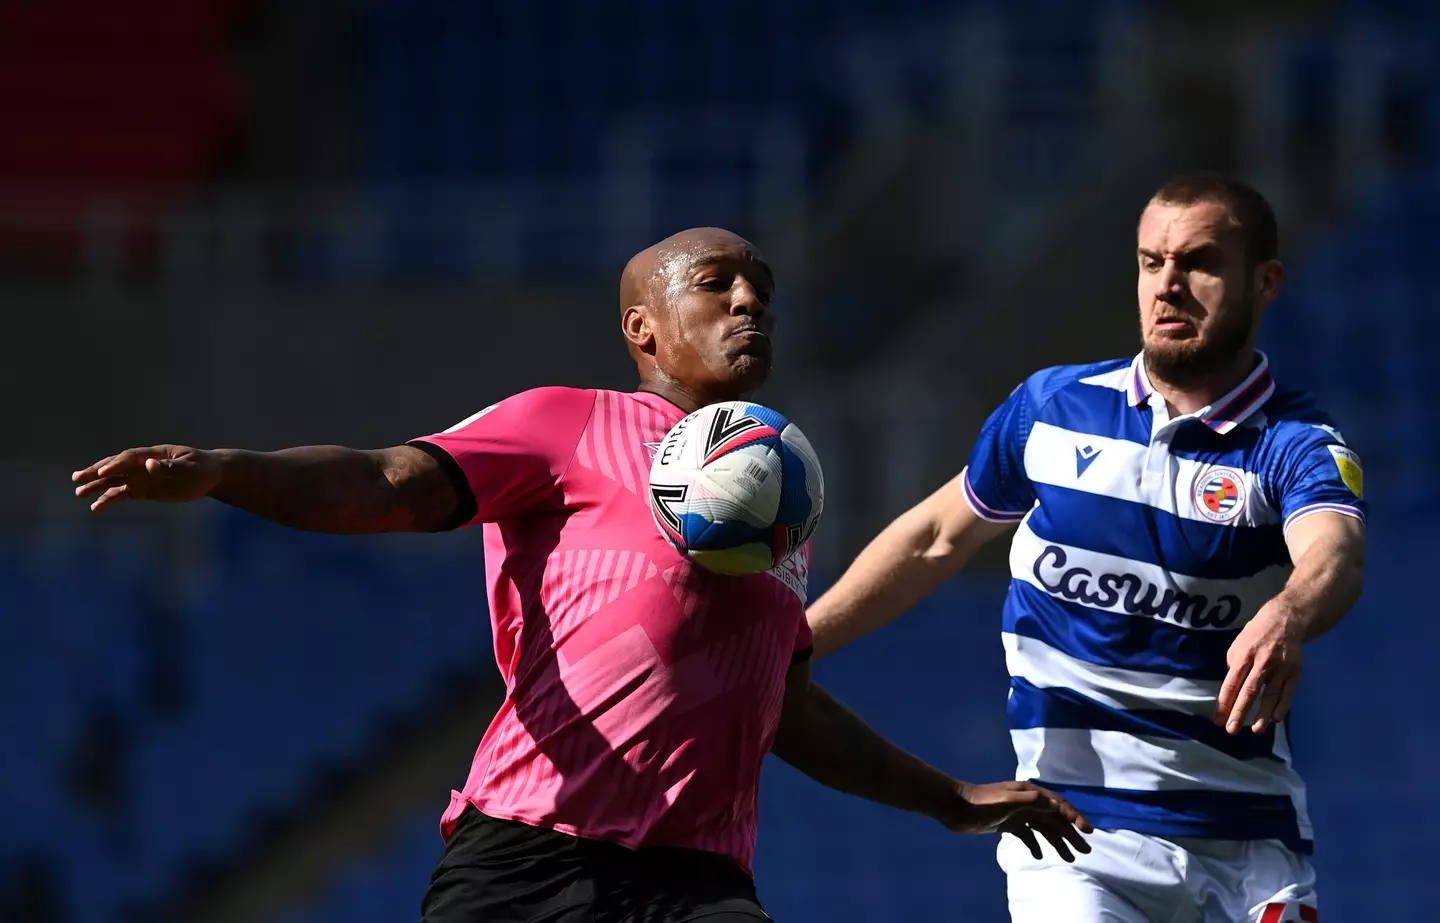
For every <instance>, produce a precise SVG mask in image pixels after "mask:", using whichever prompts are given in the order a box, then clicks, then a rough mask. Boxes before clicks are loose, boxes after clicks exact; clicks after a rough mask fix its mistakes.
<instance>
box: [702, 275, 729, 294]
mask: <svg viewBox="0 0 1440 923" xmlns="http://www.w3.org/2000/svg"><path fill="white" fill-rule="evenodd" d="M696 284H697V285H699V286H700V287H701V288H703V289H705V290H706V291H708V292H723V291H726V290H728V289H729V288H730V283H728V282H726V281H725V280H724V279H719V278H706V279H701V280H700V281H699V282H698V283H696Z"/></svg>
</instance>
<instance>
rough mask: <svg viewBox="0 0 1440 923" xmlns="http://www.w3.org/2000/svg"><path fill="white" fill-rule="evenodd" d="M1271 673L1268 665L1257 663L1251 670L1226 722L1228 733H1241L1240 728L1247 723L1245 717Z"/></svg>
mask: <svg viewBox="0 0 1440 923" xmlns="http://www.w3.org/2000/svg"><path fill="white" fill-rule="evenodd" d="M1269 672H1270V671H1269V669H1268V665H1266V664H1263V663H1256V664H1255V665H1254V666H1252V667H1251V668H1250V672H1249V675H1248V676H1246V678H1245V683H1244V685H1242V686H1241V687H1240V694H1239V695H1238V696H1236V698H1235V705H1234V706H1233V707H1232V708H1231V709H1230V716H1229V717H1228V718H1226V720H1225V730H1226V732H1227V733H1230V734H1238V733H1240V726H1241V725H1242V724H1244V723H1245V715H1246V714H1247V713H1249V711H1250V707H1251V706H1252V705H1254V704H1255V701H1256V700H1257V699H1258V698H1259V697H1260V690H1261V689H1263V688H1264V687H1265V682H1266V680H1267V679H1268V678H1269V677H1268V675H1267V674H1268V673H1269Z"/></svg>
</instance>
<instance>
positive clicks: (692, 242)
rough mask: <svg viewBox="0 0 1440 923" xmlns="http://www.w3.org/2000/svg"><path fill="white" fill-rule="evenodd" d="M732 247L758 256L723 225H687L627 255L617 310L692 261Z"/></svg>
mask: <svg viewBox="0 0 1440 923" xmlns="http://www.w3.org/2000/svg"><path fill="white" fill-rule="evenodd" d="M736 250H743V251H746V252H748V253H750V254H752V255H754V256H756V257H758V256H759V252H758V251H757V250H756V249H755V246H754V244H752V243H750V242H749V241H748V240H746V239H745V238H743V237H741V236H740V235H739V234H736V233H734V232H733V231H727V230H725V229H724V228H690V229H689V230H685V231H681V232H679V233H678V234H672V235H670V236H669V237H667V238H665V239H664V240H662V241H660V242H659V243H657V244H653V245H652V246H649V247H646V248H645V249H644V250H641V251H640V252H639V253H637V254H635V255H634V256H633V257H631V258H630V262H629V263H627V264H626V266H625V272H624V273H623V274H622V275H621V277H620V309H621V310H622V311H623V310H624V309H625V308H626V307H628V306H629V305H633V304H638V303H639V302H640V301H642V300H643V298H644V295H645V293H646V291H647V289H649V287H650V286H652V285H657V284H658V285H660V286H662V287H664V286H666V285H669V284H672V283H673V281H674V280H675V277H676V275H677V274H679V273H683V272H685V271H686V270H687V269H689V268H690V267H691V266H693V265H694V264H695V262H696V261H698V260H701V259H703V258H705V257H707V256H711V255H721V254H725V253H733V252H734V251H736Z"/></svg>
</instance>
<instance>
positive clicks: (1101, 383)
mask: <svg viewBox="0 0 1440 923" xmlns="http://www.w3.org/2000/svg"><path fill="white" fill-rule="evenodd" d="M1133 377H1135V365H1134V363H1133V362H1132V363H1130V364H1128V365H1122V366H1121V367H1120V368H1118V369H1112V370H1111V371H1108V372H1101V373H1100V374H1099V375H1091V376H1090V377H1089V378H1082V379H1080V384H1082V385H1095V386H1097V387H1100V388H1113V389H1115V390H1116V391H1126V392H1128V391H1129V390H1130V379H1131V378H1133Z"/></svg>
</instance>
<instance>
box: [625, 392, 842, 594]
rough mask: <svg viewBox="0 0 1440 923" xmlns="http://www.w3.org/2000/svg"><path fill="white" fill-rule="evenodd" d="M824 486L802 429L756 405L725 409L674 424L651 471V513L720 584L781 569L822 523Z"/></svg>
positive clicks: (741, 404)
mask: <svg viewBox="0 0 1440 923" xmlns="http://www.w3.org/2000/svg"><path fill="white" fill-rule="evenodd" d="M824 497H825V482H824V479H823V477H822V476H821V474H820V462H819V460H818V459H817V458H816V457H815V450H814V449H812V448H811V447H810V441H809V440H808V439H806V438H805V435H804V434H803V433H801V432H800V429H799V428H798V427H797V426H795V424H793V423H791V422H790V421H789V420H787V419H785V417H783V416H782V415H780V414H778V413H776V412H775V411H773V410H771V409H770V408H769V407H764V406H761V405H760V404H751V403H748V402H745V401H724V402H722V403H719V404H711V405H710V406H708V407H702V408H700V409H699V410H697V411H695V412H694V413H692V414H690V415H689V416H687V417H686V418H685V419H683V420H681V421H680V422H679V423H676V424H675V425H674V426H673V427H672V428H671V430H670V432H669V433H667V434H666V436H665V439H664V440H663V441H662V442H661V443H660V446H659V448H657V449H656V450H655V461H654V463H652V464H651V466H650V511H651V512H652V513H653V514H654V516H655V524H656V525H657V526H659V527H660V532H661V534H663V535H664V536H665V537H666V538H667V539H669V540H670V543H671V544H672V545H674V546H675V548H676V550H678V551H679V552H680V553H681V554H683V555H684V556H685V557H687V558H689V559H690V560H691V561H694V562H695V563H696V564H699V565H700V566H702V567H704V568H706V569H707V570H712V571H715V572H716V573H720V574H730V575H740V574H757V573H760V572H761V571H766V570H769V569H770V568H772V567H775V566H776V565H778V564H782V563H784V561H785V560H786V559H787V558H789V557H790V556H791V555H792V554H794V553H795V552H796V550H798V549H799V548H800V546H802V545H804V544H805V542H806V541H808V540H809V539H810V536H811V534H812V533H813V532H814V531H815V526H816V524H817V523H818V522H819V521H820V509H821V507H822V505H823V504H824Z"/></svg>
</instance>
